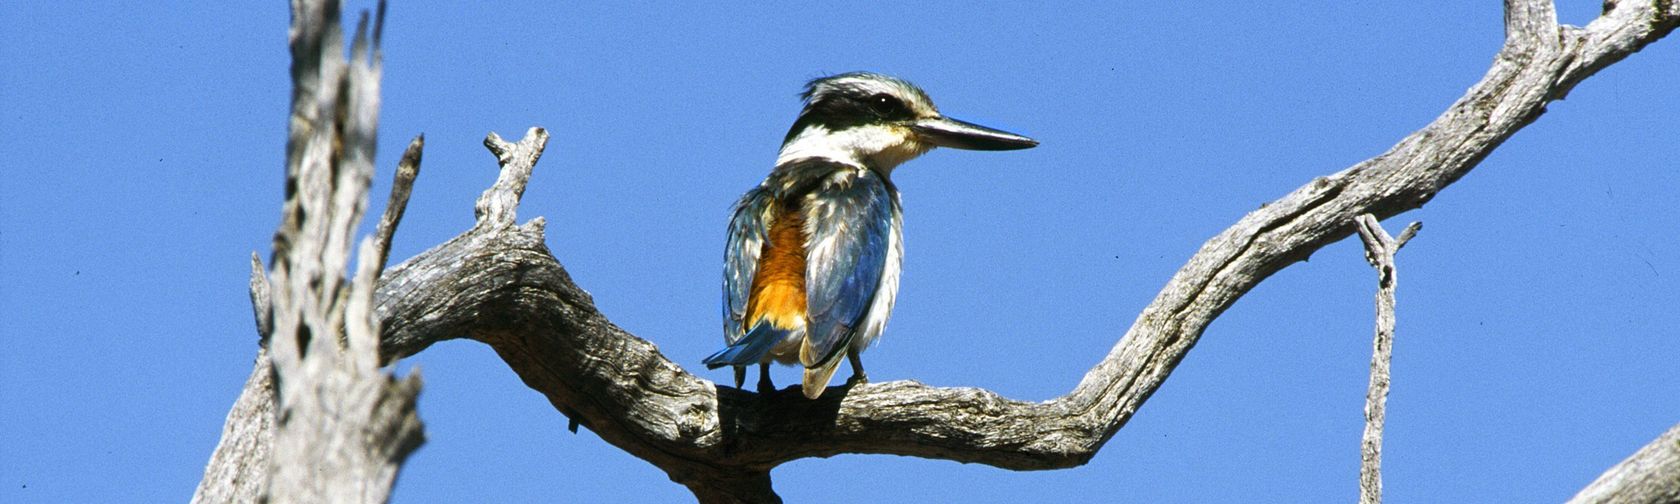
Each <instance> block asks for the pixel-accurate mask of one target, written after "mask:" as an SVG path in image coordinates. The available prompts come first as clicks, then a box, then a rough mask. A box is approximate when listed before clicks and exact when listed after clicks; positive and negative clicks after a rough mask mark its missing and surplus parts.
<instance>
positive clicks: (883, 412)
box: [378, 0, 1680, 502]
mask: <svg viewBox="0 0 1680 504" xmlns="http://www.w3.org/2000/svg"><path fill="white" fill-rule="evenodd" d="M1507 8H1508V15H1507V40H1506V44H1505V46H1504V47H1503V48H1502V49H1501V51H1500V53H1499V55H1498V56H1497V57H1496V58H1495V60H1494V63H1493V67H1492V68H1491V69H1490V70H1489V71H1488V73H1487V75H1486V76H1484V77H1483V79H1482V80H1481V82H1479V83H1478V84H1476V85H1475V86H1474V87H1472V88H1471V89H1470V90H1469V91H1468V92H1467V93H1466V95H1465V96H1464V97H1463V98H1461V99H1460V100H1458V102H1456V103H1455V104H1453V105H1452V106H1451V107H1450V108H1449V109H1448V110H1447V111H1446V112H1445V113H1444V114H1442V115H1441V116H1440V117H1439V118H1437V119H1436V120H1435V121H1434V122H1433V123H1431V124H1430V125H1428V126H1427V127H1425V128H1424V129H1422V130H1420V131H1418V132H1416V133H1414V134H1412V135H1410V136H1408V137H1406V138H1405V139H1404V140H1402V141H1401V142H1400V143H1399V144H1397V145H1395V146H1394V147H1393V148H1392V149H1390V150H1389V151H1388V152H1386V153H1383V154H1382V155H1379V156H1377V157H1375V158H1372V159H1370V160H1367V161H1365V162H1362V163H1359V164H1357V165H1355V166H1353V167H1351V168H1349V169H1347V170H1344V171H1341V172H1339V173H1336V174H1333V175H1330V176H1327V177H1321V178H1319V179H1317V180H1314V181H1313V182H1311V183H1309V184H1307V185H1306V186H1304V187H1302V188H1300V189H1298V190H1296V191H1295V192H1293V193H1291V194H1289V195H1287V196H1285V197H1284V198H1282V199H1281V200H1278V201H1276V202H1273V203H1271V204H1268V205H1266V206H1264V207H1263V208H1261V209H1260V210H1257V211H1255V212H1253V213H1251V214H1250V215H1248V216H1246V217H1244V218H1243V219H1242V220H1241V221H1239V222H1238V223H1237V224H1236V225H1234V226H1233V227H1231V228H1230V229H1229V230H1227V231H1225V232H1224V233H1221V234H1220V235H1219V236H1217V237H1215V238H1213V239H1212V240H1210V241H1208V242H1207V244H1206V245H1204V246H1203V247H1202V249H1201V251H1199V252H1198V253H1197V254H1196V255H1195V256H1194V257H1193V258H1191V260H1190V261H1189V263H1188V264H1187V265H1185V267H1184V268H1183V269H1181V270H1180V271H1179V273H1178V274H1177V275H1176V276H1175V277H1174V278H1173V279H1172V280H1171V282H1170V283H1169V284H1168V285H1167V286H1166V287H1165V288H1164V289H1163V290H1162V292H1161V294H1160V295H1159V296H1158V297H1157V298H1156V299H1155V301H1154V302H1153V303H1152V304H1151V305H1150V306H1149V307H1148V308H1146V309H1145V310H1144V312H1143V313H1142V314H1141V315H1140V316H1139V317H1138V320H1137V322H1136V323H1135V324H1134V325H1133V327H1132V328H1131V330H1130V331H1128V333H1127V334H1126V336H1125V337H1124V338H1122V339H1121V340H1120V342H1119V343H1118V344H1117V345H1116V346H1115V347H1114V349H1113V350H1112V351H1111V352H1110V353H1109V355H1108V356H1107V357H1106V358H1105V359H1104V360H1103V361H1102V362H1101V363H1099V364H1098V365H1097V366H1096V367H1095V368H1094V369H1092V370H1091V371H1090V372H1089V373H1088V374H1087V375H1086V377H1085V378H1084V380H1082V381H1081V383H1080V384H1079V385H1078V386H1077V387H1076V388H1075V389H1074V390H1073V391H1072V392H1071V393H1070V394H1068V395H1066V396H1063V397H1060V398H1057V399H1055V400H1052V401H1048V402H1042V403H1029V402H1023V401H1016V400H1011V399H1007V398H1003V397H1000V396H998V395H997V394H995V393H992V392H990V391H986V390H980V389H972V388H938V387H928V386H925V385H922V384H919V383H915V382H908V381H897V382H887V383H872V384H866V385H859V386H855V387H842V388H840V389H839V390H840V393H838V394H832V395H824V397H823V398H821V399H819V400H815V401H807V400H802V399H798V398H795V397H791V396H786V395H776V396H772V397H769V398H763V397H759V396H756V395H754V394H749V393H746V392H742V391H739V390H736V389H732V388H722V387H716V386H715V385H714V384H713V383H711V382H710V381H707V380H703V379H700V378H698V377H696V376H694V375H691V374H689V373H687V372H686V371H685V370H683V369H682V368H681V367H679V366H677V365H676V364H674V363H672V362H671V361H669V360H668V359H666V358H665V357H664V356H662V355H660V354H659V352H658V351H657V349H656V348H655V347H654V346H653V345H652V344H650V343H648V342H646V341H644V340H642V339H640V338H637V337H635V336H633V335H631V334H628V333H626V332H624V331H623V330H622V329H619V328H618V327H617V326H615V325H613V324H612V323H611V322H610V321H609V320H607V319H606V317H604V316H603V315H601V314H600V313H599V312H598V311H596V309H595V307H594V304H593V303H592V302H591V300H590V298H589V295H588V294H587V293H585V292H584V291H583V290H582V289H580V288H578V287H577V286H576V285H574V284H572V283H571V281H570V279H569V277H568V276H567V274H566V272H565V270H564V269H563V268H562V267H561V266H560V265H559V264H558V263H557V262H555V261H554V260H553V259H552V254H551V253H550V251H549V250H548V249H547V247H545V246H544V245H543V236H542V230H541V227H542V226H541V221H536V222H533V223H531V224H528V225H526V226H506V227H504V226H486V225H484V222H485V215H486V210H487V209H499V210H497V211H498V212H500V211H502V210H511V207H510V206H507V205H502V206H498V207H490V206H486V204H485V203H484V202H485V201H486V200H487V199H489V198H490V197H492V194H490V193H487V194H486V197H485V198H480V205H479V214H480V224H479V225H478V226H475V227H474V229H473V230H471V231H468V232H467V233H465V234H463V235H461V236H458V237H456V238H455V239H452V240H450V241H449V242H446V243H444V244H442V245H440V246H438V247H436V248H433V249H432V250H430V251H427V252H426V253H423V254H421V255H420V256H418V257H415V258H414V259H412V260H410V261H408V262H406V263H404V264H402V265H399V266H396V267H394V268H393V269H392V270H391V271H389V272H388V274H387V279H386V283H385V284H383V285H382V286H381V288H380V293H379V296H378V299H379V303H380V304H379V312H380V314H381V318H382V320H384V321H385V322H386V329H387V331H386V333H385V341H384V343H385V345H384V347H383V348H382V350H383V355H384V358H385V359H387V360H390V359H395V358H400V357H402V356H406V355H409V354H411V353H413V352H418V351H420V350H421V349H424V348H425V347H426V346H428V345H430V344H432V343H434V342H436V341H440V340H443V339H448V338H453V337H457V336H460V335H467V336H469V337H471V338H474V339H477V340H479V341H483V342H485V343H487V344H489V345H490V346H492V347H493V348H494V349H495V350H496V351H497V352H498V354H500V355H501V356H502V358H503V359H504V360H505V361H506V362H507V363H508V365H509V366H510V367H511V368H513V369H514V370H515V372H517V373H518V374H519V375H520V377H521V378H522V379H523V380H524V381H525V383H526V384H527V385H528V386H530V387H532V388H533V389H536V390H538V391H540V392H542V393H544V394H545V395H546V396H547V397H548V398H549V400H550V402H551V403H553V404H554V405H555V407H556V408H557V409H558V410H560V411H561V412H563V413H565V414H567V415H568V416H571V417H572V418H575V419H577V420H579V421H581V422H582V423H583V424H584V425H585V426H588V427H590V429H591V430H593V431H595V432H596V433H597V434H599V435H600V436H601V437H602V438H603V439H605V440H607V441H608V442H611V443H613V444H614V445H616V446H618V447H620V448H622V449H624V450H626V451H628V452H630V453H632V454H634V455H636V456H638V457H641V458H643V459H646V460H648V461H649V462H651V463H653V464H655V465H656V466H659V467H660V468H662V469H664V470H665V471H666V472H667V473H668V474H669V475H670V476H671V478H672V479H673V480H675V481H677V482H679V483H682V484H684V485H687V486H688V487H689V488H690V489H691V490H693V491H694V492H695V493H696V495H697V496H699V497H700V498H701V500H703V501H708V502H710V501H719V502H722V501H758V500H772V499H774V498H775V494H774V493H773V492H772V491H770V486H769V476H768V471H769V470H770V469H771V468H773V467H775V466H777V465H779V464H781V463H784V462H787V461H790V460H794V459H798V458H803V457H825V456H831V455H835V454H840V453H890V454H899V455H910V456H920V457H928V458H941V459H949V460H957V461H963V462H978V463H984V464H989V465H994V466H998V467H1004V468H1010V469H1053V468H1062V467H1071V466H1076V465H1080V464H1083V463H1084V462H1085V461H1087V460H1089V459H1090V457H1091V456H1093V455H1094V454H1095V453H1096V451H1097V450H1098V449H1099V448H1101V446H1102V445H1103V443H1105V442H1106V441H1107V440H1108V439H1109V437H1110V436H1112V435H1113V434H1114V433H1115V432H1116V431H1117V430H1118V429H1120V428H1121V427H1122V426H1123V425H1124V424H1125V423H1126V421H1127V420H1128V419H1129V418H1130V417H1131V415H1132V414H1133V413H1134V412H1135V411H1136V410H1137V408H1138V407H1139V406H1140V405H1141V404H1142V403H1143V401H1144V400H1146V399H1147V398H1148V397H1149V395H1150V394H1151V393H1153V392H1154V391H1155V390H1156V389H1157V388H1158V387H1159V386H1160V384H1161V383H1162V381H1163V380H1164V379H1165V378H1166V376H1167V374H1168V373H1170V372H1171V371H1172V369H1173V367H1174V366H1176V365H1177V363H1178V362H1179V360H1180V359H1182V358H1183V356H1184V355H1185V354H1186V353H1187V352H1188V351H1189V349H1190V347H1191V346H1193V345H1194V343H1195V341H1196V339H1197V338H1198V337H1199V336H1200V335H1201V333H1202V331H1203V329H1204V328H1206V327H1207V325H1208V324H1209V323H1210V322H1211V321H1212V320H1213V319H1214V317H1216V316H1218V315H1219V314H1220V313H1221V312H1222V311H1224V310H1225V309H1226V308H1227V307H1229V306H1230V305H1231V304H1232V303H1234V302H1235V301H1236V299H1237V298H1238V297H1240V296H1241V295H1243V294H1244V293H1246V292H1247V291H1248V290H1250V289H1252V288H1253V287H1254V286H1255V285H1257V284H1258V283H1259V282H1260V281H1262V280H1263V279H1265V278H1266V277H1268V276H1270V275H1271V274H1273V273H1275V272H1277V271H1278V270H1280V269H1282V268H1284V267H1286V266H1288V265H1289V264H1292V263H1294V262H1295V261H1298V260H1301V259H1304V258H1305V257H1307V256H1308V255H1309V254H1311V253H1312V252H1313V251H1315V250H1317V249H1318V248H1320V247H1322V246H1323V245H1325V244H1328V243H1331V242H1334V241H1336V240H1340V239H1342V238H1344V237H1346V236H1347V235H1348V234H1349V233H1350V232H1352V230H1351V229H1350V228H1349V227H1348V226H1347V223H1348V222H1349V221H1350V220H1351V219H1353V217H1354V216H1357V215H1360V214H1364V213H1372V214H1375V215H1377V216H1390V215H1394V214H1396V213H1399V212H1401V211H1404V210H1407V209H1411V208H1416V207H1418V206H1420V205H1422V204H1423V203H1425V202H1427V201H1428V200H1429V199H1431V198H1432V197H1434V195H1435V194H1437V193H1438V192H1439V191H1440V190H1441V189H1443V188H1445V187H1446V186H1448V185H1449V184H1451V183H1452V182H1454V181H1456V180H1458V179H1459V178H1460V177H1462V176H1464V175H1465V174H1466V173H1468V172H1469V171H1470V170H1471V169H1472V168H1473V167H1474V166H1475V165H1476V164H1477V163H1478V162H1479V161H1480V160H1481V159H1483V158H1484V157H1485V156H1486V155H1487V154H1488V153H1489V152H1492V150H1493V149H1494V148H1496V147H1497V146H1498V145H1499V144H1500V143H1501V142H1503V141H1504V139H1506V138H1508V137H1509V136H1510V135H1512V134H1513V133H1515V132H1516V131H1517V130H1519V129H1521V128H1522V127H1523V126H1526V125H1527V124H1529V123H1530V122H1532V121H1534V120H1535V119H1536V118H1538V117H1539V116H1540V114H1542V113H1543V112H1544V109H1545V105H1546V104H1547V103H1548V102H1550V101H1551V100H1554V99H1557V98H1559V97H1561V96H1563V94H1564V93H1565V92H1567V91H1568V88H1569V87H1570V86H1572V85H1574V84H1575V83H1577V82H1579V81H1580V80H1581V79H1583V78H1585V77H1586V76H1588V75H1590V74H1591V73H1592V72H1593V71H1595V70H1597V69H1599V68H1602V67H1604V66H1606V65H1608V64H1610V63H1612V62H1614V61H1616V60H1619V59H1621V58H1623V57H1626V56H1627V55H1629V54H1631V53H1632V52H1634V51H1636V50H1637V49H1638V48H1639V47H1642V46H1643V45H1644V44H1646V43H1649V42H1651V41H1654V40H1657V39H1658V38H1661V37H1662V36H1664V35H1666V34H1667V33H1668V32H1670V31H1672V30H1673V28H1674V27H1675V25H1676V24H1677V23H1680V9H1676V8H1675V7H1674V6H1673V5H1672V4H1669V3H1659V2H1645V3H1641V4H1633V3H1630V2H1623V3H1621V4H1619V5H1618V6H1616V7H1614V8H1612V9H1610V10H1609V11H1608V12H1606V14H1605V15H1604V16H1603V17H1601V18H1600V19H1598V20H1596V21H1594V22H1593V23H1592V24H1590V25H1588V26H1587V27H1585V28H1574V27H1561V26H1558V25H1557V24H1556V21H1555V15H1554V14H1553V12H1552V9H1551V5H1550V3H1548V2H1542V1H1523V0H1511V1H1509V2H1507ZM488 143H490V144H492V145H494V144H496V143H497V142H495V141H494V140H492V141H490V142H488ZM506 157H507V156H506V155H505V154H503V153H498V158H503V159H504V161H505V158H506ZM521 166H523V165H521ZM505 169H506V168H504V170H505ZM527 175H528V174H524V173H523V172H504V174H503V175H502V177H501V179H500V180H499V181H498V182H497V187H496V188H495V189H493V191H494V192H495V195H494V197H495V198H497V199H495V200H493V201H497V202H501V203H506V202H517V199H518V194H519V190H521V189H522V188H523V184H522V183H516V184H514V185H513V186H512V187H506V184H505V183H506V182H510V181H511V182H523V179H524V177H526V176H527ZM494 220H495V221H496V222H509V221H505V220H502V219H501V218H499V217H498V218H496V219H494Z"/></svg>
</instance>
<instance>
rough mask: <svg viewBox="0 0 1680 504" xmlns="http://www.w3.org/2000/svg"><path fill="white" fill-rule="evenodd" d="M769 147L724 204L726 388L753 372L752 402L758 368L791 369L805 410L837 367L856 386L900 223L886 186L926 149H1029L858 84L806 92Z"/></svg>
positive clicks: (811, 86)
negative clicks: (846, 369) (754, 172)
mask: <svg viewBox="0 0 1680 504" xmlns="http://www.w3.org/2000/svg"><path fill="white" fill-rule="evenodd" d="M799 96H800V98H801V99H802V100H803V101H804V108H803V109H802V110H801V111H800V112H799V116H798V117H797V118H796V119H795V120H794V123H793V126H792V127H791V128H789V129H788V133H787V136H786V137H784V138H783V139H782V146H781V150H780V151H779V152H778V154H777V156H776V165H775V168H774V169H772V170H771V171H770V174H769V175H768V176H767V177H765V179H764V181H763V182H762V183H760V184H759V185H758V186H756V187H753V188H752V189H750V190H748V191H747V192H746V194H744V195H742V196H741V199H740V200H739V202H737V203H736V204H735V207H734V210H733V215H732V217H731V218H730V220H729V225H728V240H727V242H726V246H725V251H724V268H723V336H724V343H725V344H726V345H727V346H726V347H725V348H724V349H722V350H719V351H717V352H716V353H714V354H712V355H711V356H709V357H707V358H706V359H705V361H704V362H705V365H706V367H707V368H708V369H717V368H720V367H723V366H732V367H733V368H734V372H735V386H736V388H740V387H741V385H742V382H743V381H744V380H745V377H746V367H747V366H749V365H752V364H758V365H759V381H758V392H759V393H760V394H769V393H772V392H774V391H775V390H776V388H775V385H774V383H773V382H772V381H771V380H770V367H769V364H770V363H771V362H777V363H782V364H797V365H799V366H802V367H803V368H804V377H803V381H802V383H801V390H802V392H803V393H804V395H805V397H807V398H809V399H817V398H818V397H820V396H821V395H822V392H823V390H824V389H826V388H827V387H828V383H829V380H830V379H831V378H832V377H833V376H834V372H835V370H836V369H838V366H839V364H840V360H841V356H845V357H846V358H847V360H849V361H850V362H851V367H852V376H851V378H849V379H848V380H847V383H848V384H857V383H867V382H868V380H869V378H868V375H867V374H866V373H865V372H864V369H863V363H862V361H861V360H859V356H858V355H859V353H860V352H862V351H863V350H864V349H866V348H868V347H869V346H870V344H872V343H874V342H875V340H876V339H877V338H879V337H880V336H881V332H882V331H883V330H884V329H885V328H886V324H887V319H888V317H889V316H890V315H891V313H892V309H893V303H894V300H895V299H896V297H897V295H898V280H899V273H900V271H901V266H902V264H903V257H904V240H903V233H902V231H901V224H902V221H903V211H902V209H901V207H900V203H899V195H898V188H897V187H896V186H894V185H893V182H892V173H893V170H894V169H895V168H897V167H898V166H899V165H900V164H903V163H904V162H906V161H909V160H911V159H914V158H916V157H917V156H920V155H922V154H924V153H927V152H928V151H930V150H933V149H934V148H935V147H949V148H955V149H968V150H982V151H1003V150H1016V149H1026V148H1031V147H1034V146H1037V145H1038V141H1037V140H1033V139H1031V138H1028V137H1025V136H1021V135H1017V134H1015V133H1010V132H1007V131H1002V130H998V129H993V128H988V127H985V126H980V125H977V124H973V123H968V122H964V121H960V120H956V119H952V118H950V117H946V116H945V115H944V114H942V113H940V112H939V109H938V108H936V107H935V106H934V104H933V102H932V100H930V99H929V98H928V95H927V93H926V92H923V91H922V89H921V88H919V87H916V86H915V85H913V84H911V83H909V82H906V81H904V80H901V79H898V78H895V77H891V76H887V75H882V74H878V73H871V72H851V73H843V74H838V75H832V76H828V77H821V78H817V79H813V80H811V81H809V82H807V83H806V84H805V87H804V91H803V92H802V93H800V95H799Z"/></svg>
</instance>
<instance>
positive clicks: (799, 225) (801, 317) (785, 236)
mask: <svg viewBox="0 0 1680 504" xmlns="http://www.w3.org/2000/svg"><path fill="white" fill-rule="evenodd" d="M767 235H768V236H767V238H768V242H767V243H765V245H764V251H763V252H762V253H761V254H760V255H759V259H758V274H757V275H755V276H754V277H753V283H752V290H751V292H752V294H751V295H750V296H749V298H748V300H749V301H748V304H747V320H748V321H752V322H756V321H758V320H763V319H766V318H768V319H769V321H770V323H772V324H774V325H776V326H777V327H781V328H786V329H792V328H797V327H803V326H804V325H805V311H806V306H805V217H804V215H803V212H802V211H801V210H800V209H799V208H798V207H797V205H785V204H784V205H777V208H776V212H775V216H774V218H773V219H772V221H771V223H770V229H769V233H767Z"/></svg>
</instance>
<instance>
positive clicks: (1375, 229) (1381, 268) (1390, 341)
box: [1354, 214, 1422, 504]
mask: <svg viewBox="0 0 1680 504" xmlns="http://www.w3.org/2000/svg"><path fill="white" fill-rule="evenodd" d="M1354 224H1355V225H1356V226H1358V229H1359V241H1360V242H1362V243H1363V244H1364V245H1365V261H1366V262H1369V263H1371V267H1373V268H1376V269H1377V303H1376V305H1377V322H1376V330H1375V331H1373V333H1374V335H1373V336H1372V337H1371V384H1370V387H1369V388H1368V389H1367V390H1366V392H1365V433H1364V434H1363V435H1361V436H1360V442H1359V504H1381V503H1382V438H1383V421H1384V418H1385V417H1386V414H1385V413H1384V411H1386V408H1387V404H1388V384H1389V379H1388V369H1389V366H1388V364H1389V362H1390V361H1392V360H1393V359H1394V284H1395V281H1396V280H1397V279H1398V278H1397V276H1396V275H1395V273H1396V270H1395V267H1394V254H1395V253H1396V252H1399V251H1400V247H1404V246H1406V242H1408V241H1411V239H1412V237H1413V236H1417V232H1418V229H1421V228H1422V224H1420V223H1417V222H1413V223H1411V224H1408V225H1407V226H1406V230H1405V231H1401V232H1400V236H1399V237H1398V238H1397V237H1393V236H1389V234H1388V231H1384V230H1383V228H1382V224H1381V223H1379V222H1377V218H1376V217H1375V216H1373V215H1371V214H1364V215H1360V216H1359V217H1358V218H1357V219H1355V220H1354Z"/></svg>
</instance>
